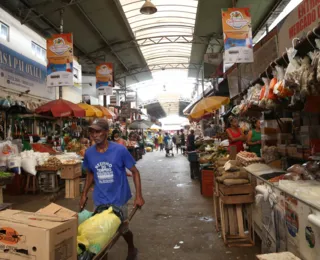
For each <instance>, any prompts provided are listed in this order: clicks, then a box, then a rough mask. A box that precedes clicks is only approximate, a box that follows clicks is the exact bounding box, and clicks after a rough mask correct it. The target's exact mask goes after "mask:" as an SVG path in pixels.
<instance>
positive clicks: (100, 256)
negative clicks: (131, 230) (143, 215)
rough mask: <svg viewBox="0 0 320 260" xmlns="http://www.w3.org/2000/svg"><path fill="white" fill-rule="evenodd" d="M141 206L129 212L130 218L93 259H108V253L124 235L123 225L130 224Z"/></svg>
mask: <svg viewBox="0 0 320 260" xmlns="http://www.w3.org/2000/svg"><path fill="white" fill-rule="evenodd" d="M138 209H139V208H138V207H135V208H133V209H132V211H131V212H130V214H129V217H128V219H127V220H126V221H125V222H124V223H123V224H122V225H121V226H120V228H119V230H118V231H117V233H116V234H115V235H114V236H113V238H112V239H111V240H110V242H109V243H108V244H107V245H106V246H105V247H104V248H103V249H102V250H101V251H100V253H99V254H97V255H96V256H95V257H94V258H93V260H107V259H108V253H109V252H110V250H111V248H112V247H113V246H114V244H115V243H116V242H117V241H118V239H119V238H120V237H121V235H122V231H121V230H122V226H123V225H128V224H129V223H130V221H131V219H132V218H133V216H134V215H135V214H136V212H137V210H138Z"/></svg>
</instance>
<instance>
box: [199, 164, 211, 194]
mask: <svg viewBox="0 0 320 260" xmlns="http://www.w3.org/2000/svg"><path fill="white" fill-rule="evenodd" d="M213 192H214V172H213V171H212V170H202V171H201V194H202V195H203V196H205V197H212V196H213Z"/></svg>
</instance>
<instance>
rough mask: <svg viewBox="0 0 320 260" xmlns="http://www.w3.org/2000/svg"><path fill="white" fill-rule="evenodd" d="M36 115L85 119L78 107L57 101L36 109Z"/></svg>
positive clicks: (62, 100)
mask: <svg viewBox="0 0 320 260" xmlns="http://www.w3.org/2000/svg"><path fill="white" fill-rule="evenodd" d="M35 112H36V113H37V114H44V115H52V116H54V117H85V116H86V111H85V110H84V109H82V108H80V107H79V106H78V105H76V104H74V103H72V102H70V101H67V100H64V99H57V100H53V101H50V102H48V103H47V104H44V105H42V106H40V107H38V108H37V109H36V110H35Z"/></svg>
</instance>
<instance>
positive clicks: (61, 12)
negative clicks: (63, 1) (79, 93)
mask: <svg viewBox="0 0 320 260" xmlns="http://www.w3.org/2000/svg"><path fill="white" fill-rule="evenodd" d="M63 12H64V10H63V9H61V10H60V33H63ZM59 99H62V86H59Z"/></svg>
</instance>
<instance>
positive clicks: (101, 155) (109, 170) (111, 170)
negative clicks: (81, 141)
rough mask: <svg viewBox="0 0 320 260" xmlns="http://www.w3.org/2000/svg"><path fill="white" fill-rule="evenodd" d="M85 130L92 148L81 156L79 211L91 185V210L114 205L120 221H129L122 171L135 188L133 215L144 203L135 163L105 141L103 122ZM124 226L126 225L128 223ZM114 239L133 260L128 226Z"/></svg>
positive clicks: (120, 148) (119, 147) (122, 149)
mask: <svg viewBox="0 0 320 260" xmlns="http://www.w3.org/2000/svg"><path fill="white" fill-rule="evenodd" d="M89 129H90V135H91V137H92V139H93V140H94V142H95V145H93V146H91V147H90V148H89V149H88V150H87V151H86V153H85V156H84V161H83V164H84V168H85V169H86V171H87V177H86V184H85V187H84V191H83V194H82V196H81V199H80V210H82V209H83V208H84V207H85V204H86V200H87V196H88V192H89V190H90V187H91V185H92V184H93V181H94V183H95V187H94V192H93V202H94V206H95V208H96V207H98V206H101V205H115V206H117V207H118V208H120V209H121V211H122V213H123V215H124V218H125V219H128V220H129V219H130V218H131V217H132V216H133V214H134V213H133V214H131V215H130V216H129V215H128V201H129V200H130V199H131V191H130V186H129V183H128V179H127V175H126V168H127V169H129V170H130V171H131V172H132V175H133V181H134V185H135V188H136V197H135V200H134V208H135V210H134V211H133V212H135V211H136V209H137V208H140V207H142V206H143V205H144V203H145V202H144V199H143V197H142V191H141V180H140V173H139V171H138V169H137V168H136V167H135V164H136V162H135V160H134V159H133V157H132V156H131V154H130V153H129V152H128V150H127V149H126V148H125V147H124V146H122V145H119V144H116V143H113V142H109V141H108V132H109V125H108V122H107V121H106V120H105V119H98V120H96V121H95V122H94V123H93V124H92V125H91V126H90V128H89ZM125 223H127V224H128V221H126V222H125ZM116 236H118V237H119V236H123V238H124V239H125V241H126V242H127V244H128V257H127V260H135V259H137V255H138V250H137V248H136V247H135V246H134V242H133V234H132V232H131V231H130V230H129V227H128V225H126V224H125V226H124V227H122V229H121V232H118V233H117V234H116ZM114 241H116V237H115V238H114V239H113V240H112V241H111V242H110V243H113V242H114ZM108 246H109V247H110V246H112V245H111V244H110V245H107V247H108Z"/></svg>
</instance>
